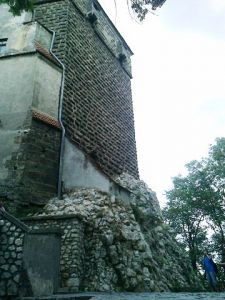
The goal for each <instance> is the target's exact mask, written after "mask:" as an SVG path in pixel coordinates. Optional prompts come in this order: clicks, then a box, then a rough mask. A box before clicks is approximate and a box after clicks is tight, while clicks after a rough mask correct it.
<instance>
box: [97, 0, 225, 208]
mask: <svg viewBox="0 0 225 300" xmlns="http://www.w3.org/2000/svg"><path fill="white" fill-rule="evenodd" d="M99 2H100V3H101V5H102V6H103V8H104V9H105V11H106V12H107V14H108V15H109V16H110V18H111V19H112V21H113V22H114V23H116V24H115V25H116V27H117V28H118V30H119V31H120V33H121V34H122V35H123V37H124V38H125V40H126V41H127V43H128V44H129V46H130V47H131V49H132V50H133V52H134V56H133V58H132V69H133V79H132V89H133V102H134V114H135V127H136V141H137V151H138V161H139V171H140V177H141V179H142V180H144V181H145V182H146V183H147V184H148V185H149V187H150V188H151V189H152V190H154V191H155V192H156V193H157V196H158V199H159V201H160V203H161V205H163V204H164V203H165V196H164V195H163V194H164V191H165V190H167V189H169V188H171V187H172V181H171V177H174V176H177V175H178V174H179V173H181V174H184V170H185V168H184V165H185V164H186V163H188V162H190V161H191V160H193V159H200V158H201V157H203V156H206V155H207V153H208V148H209V145H210V144H211V143H213V142H214V140H215V138H216V137H221V136H225V99H224V98H225V0H167V1H166V3H165V4H164V6H163V7H162V8H161V9H159V10H157V11H156V14H157V15H158V16H154V15H152V14H150V15H149V16H148V17H147V19H146V20H145V21H144V23H143V24H142V25H138V24H137V23H135V22H134V21H132V19H131V17H130V15H129V13H128V10H127V5H126V0H116V2H117V13H116V10H115V4H114V0H99Z"/></svg>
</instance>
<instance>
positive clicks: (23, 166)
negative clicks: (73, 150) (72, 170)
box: [0, 119, 61, 213]
mask: <svg viewBox="0 0 225 300" xmlns="http://www.w3.org/2000/svg"><path fill="white" fill-rule="evenodd" d="M60 136H61V132H60V130H59V129H57V128H55V127H53V126H51V125H48V124H46V123H44V122H42V121H38V120H35V119H33V120H32V122H31V125H30V128H28V129H27V130H26V131H21V135H20V136H18V137H16V138H17V140H18V141H17V142H18V143H19V144H20V148H19V150H18V151H16V152H15V153H14V154H13V156H12V157H11V159H10V160H9V161H8V162H7V167H8V170H9V175H8V179H7V180H6V181H5V182H4V183H2V184H1V185H0V197H2V200H3V202H5V201H4V199H11V200H14V202H12V201H6V202H5V205H6V207H7V210H8V211H10V212H14V213H18V211H16V210H17V208H18V207H20V206H21V205H22V206H23V209H24V206H27V207H28V206H29V205H30V204H35V205H43V204H45V202H46V200H48V199H49V198H51V197H52V196H54V195H56V194H57V182H58V163H59V152H60V151H59V150H60V149H59V148H60ZM24 213H25V210H24Z"/></svg>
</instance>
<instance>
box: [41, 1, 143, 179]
mask: <svg viewBox="0 0 225 300" xmlns="http://www.w3.org/2000/svg"><path fill="white" fill-rule="evenodd" d="M74 2H75V3H76V1H74ZM36 19H37V20H38V21H39V22H40V23H42V24H44V25H45V26H46V27H48V28H49V29H52V30H54V31H56V41H55V44H54V49H53V50H54V52H55V53H56V55H57V56H58V57H59V58H61V59H62V61H63V62H64V64H65V66H66V80H65V92H64V102H63V121H64V124H65V127H66V133H67V135H68V136H69V137H70V139H71V140H72V141H74V142H75V143H76V144H77V145H78V146H79V147H80V148H81V149H83V150H84V151H85V152H86V153H87V154H89V155H90V156H91V157H92V158H94V160H95V161H96V162H97V163H98V165H100V167H101V168H102V170H103V171H104V172H105V173H107V174H108V175H110V176H113V175H116V174H120V173H122V172H128V173H130V174H131V175H133V176H135V177H138V167H137V156H136V144H135V133H134V118H133V108H132V98H131V83H130V77H129V76H128V74H127V73H126V71H125V70H124V69H123V67H122V66H121V63H120V62H119V60H118V59H117V58H116V57H115V56H114V55H113V54H112V53H111V51H110V50H109V49H108V47H107V46H106V45H105V44H104V43H103V42H102V40H101V39H100V38H99V36H98V35H97V34H96V32H95V30H94V28H93V26H92V25H91V23H90V22H89V21H88V20H87V19H86V18H85V17H84V15H82V14H81V12H80V11H79V10H78V9H77V8H76V6H75V4H74V3H73V2H72V1H69V0H67V1H56V2H50V3H44V1H41V3H39V5H38V6H37V7H36Z"/></svg>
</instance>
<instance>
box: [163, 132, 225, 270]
mask: <svg viewBox="0 0 225 300" xmlns="http://www.w3.org/2000/svg"><path fill="white" fill-rule="evenodd" d="M186 167H187V170H188V175H187V176H185V177H181V176H178V177H175V178H174V179H173V185H174V188H173V189H171V190H169V191H167V192H166V195H167V198H168V204H167V207H166V208H165V210H164V215H165V218H166V220H167V221H168V222H169V223H170V224H171V226H172V227H173V228H174V230H175V232H176V233H177V236H180V237H182V240H183V242H184V243H186V246H187V248H188V251H189V254H190V257H191V259H192V263H193V267H194V268H195V259H197V257H198V253H199V250H201V251H202V250H203V249H201V248H202V246H201V244H200V242H201V239H202V238H203V239H205V238H206V224H207V223H208V225H209V226H210V227H211V229H212V230H213V234H212V235H211V241H212V243H213V248H214V250H215V251H216V252H217V254H218V255H219V256H220V257H221V259H222V260H223V261H225V138H218V139H216V142H215V144H214V145H211V147H210V149H209V154H208V157H207V158H204V159H202V160H201V161H192V162H191V163H189V164H187V165H186ZM176 214H177V215H176ZM206 222H207V223H206ZM203 224H205V225H204V227H203ZM202 241H203V240H202ZM205 241H206V239H205Z"/></svg>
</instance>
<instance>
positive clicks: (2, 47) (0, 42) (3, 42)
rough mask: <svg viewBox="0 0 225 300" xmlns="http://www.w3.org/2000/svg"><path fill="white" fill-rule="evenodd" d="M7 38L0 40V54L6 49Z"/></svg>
mask: <svg viewBox="0 0 225 300" xmlns="http://www.w3.org/2000/svg"><path fill="white" fill-rule="evenodd" d="M7 40H8V39H7V38H4V39H0V53H1V52H3V51H4V50H5V48H6V44H7Z"/></svg>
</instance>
